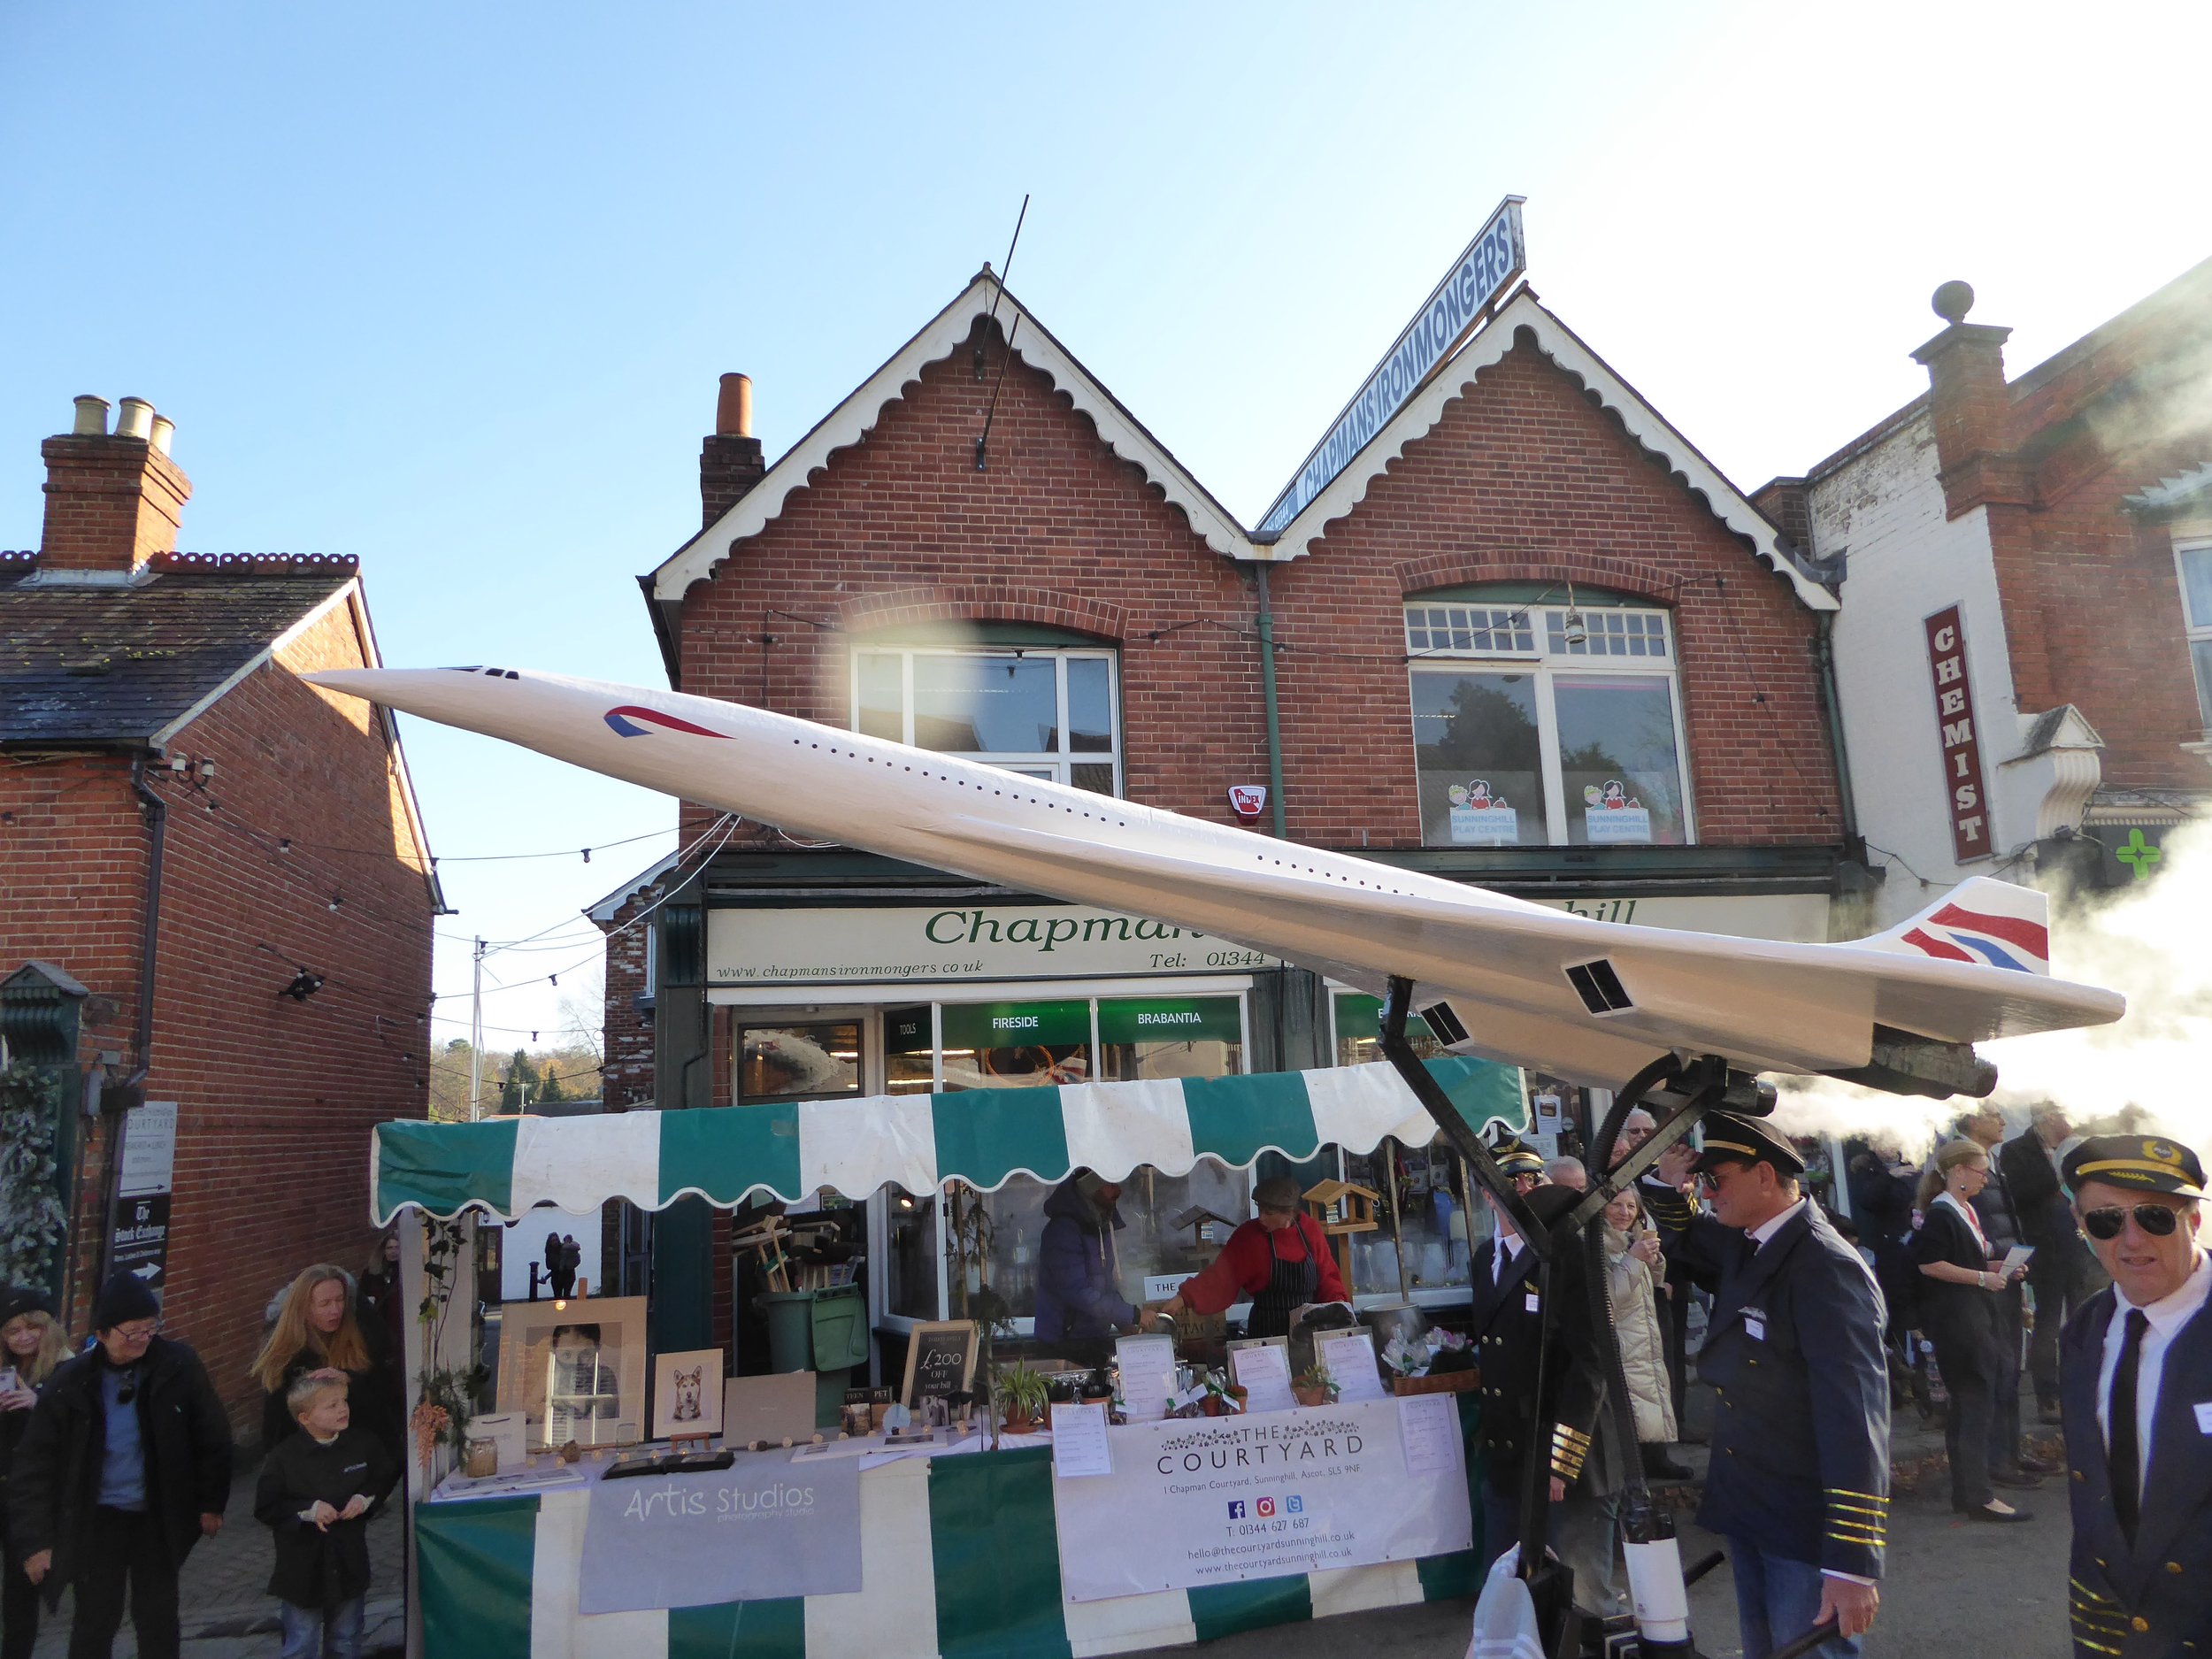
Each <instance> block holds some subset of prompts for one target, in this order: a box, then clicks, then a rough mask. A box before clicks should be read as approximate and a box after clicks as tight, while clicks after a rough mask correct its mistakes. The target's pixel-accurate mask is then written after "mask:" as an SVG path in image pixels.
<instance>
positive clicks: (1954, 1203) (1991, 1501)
mask: <svg viewBox="0 0 2212 1659" xmlns="http://www.w3.org/2000/svg"><path fill="white" fill-rule="evenodd" d="M1988 1179H1989V1155H1988V1154H1987V1153H1986V1152H1985V1151H1983V1150H1982V1148H1980V1147H1978V1146H1977V1145H1976V1144H1975V1143H1974V1142H1973V1141H1969V1140H1966V1139H1964V1138H1963V1137H1962V1138H1960V1139H1959V1140H1956V1141H1949V1142H1947V1143H1946V1144H1945V1145H1944V1146H1943V1147H1942V1148H1940V1149H1939V1151H1938V1152H1937V1153H1936V1155H1935V1157H1934V1158H1933V1160H1932V1161H1931V1162H1930V1164H1929V1165H1928V1168H1927V1171H1926V1172H1925V1173H1924V1174H1923V1175H1922V1176H1921V1178H1920V1207H1921V1210H1922V1211H1923V1212H1924V1216H1925V1219H1924V1220H1923V1221H1922V1223H1921V1224H1920V1231H1919V1232H1918V1233H1915V1234H1914V1235H1913V1240H1912V1247H1911V1248H1912V1258H1913V1260H1914V1261H1915V1262H1916V1263H1919V1266H1920V1273H1921V1287H1920V1291H1921V1294H1920V1308H1921V1324H1922V1326H1923V1328H1924V1329H1925V1330H1926V1332H1927V1333H1928V1335H1929V1338H1930V1339H1931V1340H1932V1341H1933V1342H1934V1343H1935V1352H1936V1363H1937V1364H1938V1365H1939V1366H1940V1367H1941V1368H1942V1371H1943V1383H1944V1386H1945V1387H1946V1388H1947V1389H1948V1390H1949V1391H1950V1395H1951V1409H1950V1413H1949V1416H1948V1417H1947V1420H1946V1422H1945V1424H1944V1429H1943V1444H1944V1449H1945V1450H1946V1451H1947V1452H1948V1453H1949V1454H1950V1458H1951V1507H1952V1508H1953V1509H1956V1510H1957V1511H1958V1512H1959V1513H1960V1514H1962V1515H1964V1516H1967V1517H1970V1518H1972V1519H1974V1520H1977V1521H2024V1520H2027V1519H2028V1518H2029V1517H2028V1516H2027V1515H2025V1514H2024V1513H2023V1512H2022V1511H2021V1510H2018V1509H2014V1508H2013V1507H2012V1506H2011V1505H2010V1504H2009V1503H2007V1502H2004V1501H2003V1500H2002V1499H2001V1498H1999V1497H1998V1496H1997V1494H1996V1493H1995V1492H1994V1491H1993V1490H1992V1488H1991V1485H1990V1478H1989V1471H1990V1437H1991V1434H1992V1432H1993V1429H1994V1427H1995V1423H1996V1409H1997V1377H1998V1374H1999V1366H1998V1350H1997V1343H1998V1340H1999V1335H1998V1331H1999V1324H1998V1318H1997V1312H1998V1309H1997V1293H1999V1292H2001V1291H2002V1290H2003V1289H2004V1288H2005V1286H2006V1283H2007V1280H2006V1279H2005V1276H2004V1274H2003V1273H2002V1272H2001V1271H1998V1269H1997V1268H1996V1266H1995V1264H1994V1263H1993V1262H1992V1260H1991V1257H1990V1248H1989V1240H1988V1239H1987V1238H1985V1236H1984V1235H1983V1233H1982V1225H1981V1222H1980V1220H1979V1219H1978V1217H1976V1216H1975V1214H1974V1194H1976V1193H1978V1192H1979V1191H1981V1189H1982V1187H1983V1186H1984V1184H1985V1183H1986V1182H1987V1181H1988Z"/></svg>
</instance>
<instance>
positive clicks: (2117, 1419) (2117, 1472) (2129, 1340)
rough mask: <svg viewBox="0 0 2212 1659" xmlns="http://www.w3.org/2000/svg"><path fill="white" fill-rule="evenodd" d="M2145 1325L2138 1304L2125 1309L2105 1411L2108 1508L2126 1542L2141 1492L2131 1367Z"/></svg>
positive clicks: (2140, 1346)
mask: <svg viewBox="0 0 2212 1659" xmlns="http://www.w3.org/2000/svg"><path fill="white" fill-rule="evenodd" d="M2149 1327H2150V1321H2149V1320H2148V1319H2147V1318H2145V1317H2143V1310H2141V1309H2140V1308H2130V1309H2129V1310H2128V1328H2127V1334H2126V1335H2125V1336H2124V1337H2123V1338H2121V1340H2120V1363H2118V1364H2117V1365H2116V1366H2114V1367H2113V1368H2112V1403H2111V1405H2110V1406H2109V1407H2108V1409H2107V1411H2106V1421H2107V1422H2108V1424H2109V1425H2110V1426H2109V1429H2108V1432H2107V1434H2106V1448H2107V1449H2106V1452H2105V1466H2106V1467H2107V1468H2108V1470H2110V1471H2111V1474H2112V1509H2113V1513H2114V1514H2116V1515H2117V1516H2118V1517H2120V1530H2121V1531H2122V1532H2125V1533H2126V1534H2127V1536H2128V1541H2129V1542H2130V1543H2133V1542H2134V1541H2135V1517H2136V1510H2137V1508H2138V1506H2139V1502H2140V1501H2141V1499H2142V1495H2143V1458H2142V1448H2140V1447H2139V1446H2138V1445H2137V1444H2136V1443H2135V1371H2136V1362H2137V1361H2138V1360H2139V1359H2140V1358H2141V1357H2142V1354H2143V1333H2144V1332H2145V1331H2146V1330H2147V1329H2149Z"/></svg>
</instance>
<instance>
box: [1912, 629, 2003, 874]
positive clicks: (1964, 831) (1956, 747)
mask: <svg viewBox="0 0 2212 1659" xmlns="http://www.w3.org/2000/svg"><path fill="white" fill-rule="evenodd" d="M1927 628H1928V672H1929V673H1930V674H1931V675H1932V677H1933V679H1934V681H1935V701H1936V731H1937V733H1938V735H1939V738H1940V739H1941V741H1942V745H1943V787H1944V790H1945V792H1946V793H1947V795H1949V796H1950V802H1951V846H1952V849H1953V852H1954V854H1955V857H1956V860H1957V862H1958V863H1960V864H1965V863H1967V862H1968V861H1969V860H1970V859H1975V858H1986V857H1988V856H1989V853H1990V847H1989V789H1988V787H1987V786H1986V785H1985V784H1984V783H1983V781H1982V740H1981V734H1980V733H1978V732H1977V731H1976V730H1975V729H1974V693H1973V689H1972V687H1970V686H1969V685H1968V684H1967V680H1966V634H1965V631H1964V630H1963V629H1962V627H1961V626H1959V608H1958V607H1957V606H1956V605H1953V606H1951V607H1950V609H1948V610H1947V611H1937V612H1936V613H1935V615H1933V616H1932V617H1930V618H1928V622H1927Z"/></svg>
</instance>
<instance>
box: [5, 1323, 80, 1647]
mask: <svg viewBox="0 0 2212 1659" xmlns="http://www.w3.org/2000/svg"><path fill="white" fill-rule="evenodd" d="M68 1357H69V1341H68V1339H67V1337H65V1335H64V1334H63V1333H62V1328H61V1325H60V1324H59V1323H58V1321H57V1320H56V1319H55V1317H54V1304H53V1303H52V1302H49V1301H47V1299H46V1298H45V1297H44V1296H42V1295H41V1294H39V1293H38V1292H37V1291H35V1290H33V1289H31V1288H29V1287H28V1286H5V1287H0V1659H31V1647H32V1646H33V1644H34V1643H35V1642H36V1641H37V1640H38V1586H35V1585H34V1584H33V1583H32V1582H31V1581H30V1579H29V1578H27V1577H26V1576H25V1575H24V1572H23V1568H22V1565H21V1563H19V1562H18V1561H17V1560H16V1557H15V1553H14V1552H13V1551H12V1550H11V1549H10V1548H8V1502H7V1500H8V1469H9V1466H10V1465H11V1464H12V1463H14V1461H15V1448H16V1442H18V1441H19V1440H21V1439H22V1438H23V1432H24V1430H26V1429H27V1428H29V1427H30V1426H31V1408H32V1407H33V1406H35V1405H36V1404H37V1403H38V1391H39V1389H40V1388H41V1387H42V1386H44V1384H45V1382H46V1379H48V1378H49V1377H51V1376H52V1375H53V1374H54V1372H55V1371H56V1370H57V1369H58V1367H59V1366H60V1364H61V1363H62V1362H63V1361H64V1360H65V1359H67V1358H68ZM8 1373H12V1374H13V1379H14V1383H13V1386H6V1385H7V1383H8Z"/></svg>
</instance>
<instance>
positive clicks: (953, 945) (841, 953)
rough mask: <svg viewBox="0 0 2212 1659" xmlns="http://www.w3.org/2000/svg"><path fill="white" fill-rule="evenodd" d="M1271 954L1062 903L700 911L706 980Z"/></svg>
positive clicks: (920, 973) (1179, 962) (805, 981)
mask: <svg viewBox="0 0 2212 1659" xmlns="http://www.w3.org/2000/svg"><path fill="white" fill-rule="evenodd" d="M1273 965H1275V958H1274V957H1272V956H1267V955H1266V954H1264V953H1263V952H1261V951H1257V950H1248V949H1246V948H1245V947H1243V946H1241V945H1233V944H1231V943H1229V942H1228V941H1226V940H1221V939H1214V938H1211V937H1210V936H1208V935H1207V934H1204V933H1193V932H1191V930H1190V929H1188V928H1187V927H1177V926H1173V925H1172V924H1171V923H1167V922H1161V921H1155V920H1153V919H1151V918H1148V917H1141V916H1121V915H1117V914H1115V913H1114V912H1113V911H1110V910H1089V909H1086V908H1085V907H1083V906H1080V905H1071V904H1033V905H1030V904H1001V905H970V906H959V907H952V906H949V907H947V908H945V909H942V910H929V909H925V908H922V907H918V906H917V907H912V908H899V907H882V908H875V909H864V910H711V911H709V912H708V918H707V983H708V984H709V985H710V986H772V985H882V984H897V983H900V982H902V981H913V982H915V983H917V984H920V983H940V982H943V981H948V980H950V981H959V980H989V979H1095V978H1099V977H1102V976H1112V975H1117V974H1118V975H1125V976H1127V975H1151V974H1163V973H1248V972H1251V971H1252V970H1253V969H1255V968H1263V967H1271V966H1273Z"/></svg>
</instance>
